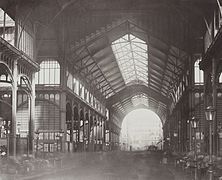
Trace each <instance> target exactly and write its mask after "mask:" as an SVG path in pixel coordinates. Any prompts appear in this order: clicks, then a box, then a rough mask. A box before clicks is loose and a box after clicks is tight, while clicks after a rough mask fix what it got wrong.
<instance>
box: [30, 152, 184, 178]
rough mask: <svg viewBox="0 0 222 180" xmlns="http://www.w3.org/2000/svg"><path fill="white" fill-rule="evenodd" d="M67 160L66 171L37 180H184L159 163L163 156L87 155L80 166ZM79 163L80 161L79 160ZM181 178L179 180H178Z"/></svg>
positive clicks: (52, 173)
mask: <svg viewBox="0 0 222 180" xmlns="http://www.w3.org/2000/svg"><path fill="white" fill-rule="evenodd" d="M75 159H76V158H71V157H70V158H68V159H66V160H65V162H63V168H62V169H57V170H53V171H52V172H51V174H50V175H49V174H48V175H44V176H39V177H32V178H31V177H30V178H26V179H35V180H40V179H41V180H182V179H183V178H182V177H179V175H178V174H177V175H175V171H171V170H170V169H169V168H168V167H167V166H164V165H162V164H161V163H160V161H161V155H160V154H157V153H149V152H115V153H100V154H97V156H94V155H93V154H91V155H90V154H86V155H85V157H84V156H83V157H82V160H81V163H78V162H76V160H75ZM78 161H79V160H78ZM175 177H176V178H175ZM178 178H179V179H178Z"/></svg>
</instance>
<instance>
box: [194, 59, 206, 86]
mask: <svg viewBox="0 0 222 180" xmlns="http://www.w3.org/2000/svg"><path fill="white" fill-rule="evenodd" d="M200 61H201V58H199V59H197V60H196V62H195V63H194V83H195V84H200V85H202V84H203V83H204V73H203V71H202V70H200V68H199V63H200Z"/></svg>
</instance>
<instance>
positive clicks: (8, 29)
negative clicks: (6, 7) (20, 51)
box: [0, 8, 15, 46]
mask: <svg viewBox="0 0 222 180" xmlns="http://www.w3.org/2000/svg"><path fill="white" fill-rule="evenodd" d="M0 36H1V37H2V38H3V39H5V40H6V41H8V42H9V43H10V44H11V45H13V46H14V38H15V21H14V20H13V19H12V18H11V17H10V16H9V15H8V14H7V13H6V12H5V11H3V10H2V9H1V8H0Z"/></svg>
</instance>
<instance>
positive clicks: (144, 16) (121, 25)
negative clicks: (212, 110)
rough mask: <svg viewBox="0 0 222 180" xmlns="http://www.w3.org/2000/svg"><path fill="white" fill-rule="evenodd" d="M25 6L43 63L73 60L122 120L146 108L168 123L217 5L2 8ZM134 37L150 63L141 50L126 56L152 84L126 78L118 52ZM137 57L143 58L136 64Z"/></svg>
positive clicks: (189, 0) (99, 2) (26, 2)
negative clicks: (142, 45) (183, 78)
mask: <svg viewBox="0 0 222 180" xmlns="http://www.w3.org/2000/svg"><path fill="white" fill-rule="evenodd" d="M18 2H19V3H20V6H21V9H26V10H27V15H28V12H30V11H29V9H30V10H31V13H30V19H31V20H32V21H33V22H34V23H35V25H36V30H37V49H38V56H39V57H41V56H44V55H52V56H59V54H58V53H59V52H60V55H61V53H63V54H65V57H66V58H65V59H66V60H67V61H68V63H69V64H70V66H71V68H72V69H73V72H74V73H75V74H76V75H78V76H80V77H83V78H84V79H85V80H86V82H87V83H88V84H90V85H91V86H93V87H94V88H96V90H97V91H98V92H99V93H100V95H102V96H103V97H104V99H105V100H106V104H107V106H108V107H109V108H112V109H113V111H115V112H116V113H118V114H119V115H120V116H121V117H124V115H126V114H127V113H128V112H129V111H131V110H132V109H134V108H135V107H138V105H141V104H142V105H144V106H146V107H148V108H150V109H152V110H153V111H154V112H156V113H157V114H158V115H159V116H160V117H161V119H162V120H163V121H164V120H165V119H166V114H167V108H168V106H169V105H170V103H171V101H172V99H171V96H170V94H171V93H172V89H173V88H174V87H175V86H177V84H178V83H179V80H180V78H181V76H182V74H183V73H185V70H186V69H187V66H188V59H189V58H190V55H191V54H193V53H197V52H198V53H200V52H201V49H200V48H198V47H199V46H198V42H199V41H198V40H199V39H201V37H202V36H203V32H204V29H205V28H206V27H205V24H204V23H205V22H204V19H207V18H208V13H209V12H210V11H211V7H213V6H215V5H216V2H213V1H212V0H137V1H134V0H112V1H108V0H90V1H87V0H81V1H80V0H39V1H38V2H37V1H33V0H23V1H21V0H20V1H15V0H8V1H2V4H0V5H1V6H2V7H4V8H5V9H8V11H9V12H11V14H13V9H15V7H16V6H15V4H16V3H18ZM21 4H22V5H21ZM23 14H25V13H24V12H23ZM126 35H130V36H132V37H136V38H137V41H138V40H139V41H140V42H144V43H145V44H146V45H147V57H146V58H145V59H144V58H142V59H143V60H142V61H141V53H142V52H141V53H140V52H139V50H138V52H135V50H133V48H128V50H129V49H130V50H131V52H129V53H128V52H127V53H125V55H124V53H123V54H121V55H124V56H125V57H127V58H129V59H130V58H131V60H132V59H133V62H134V64H131V65H133V66H137V69H140V70H139V71H138V72H139V73H137V74H141V72H142V73H143V75H141V76H143V79H144V81H143V80H142V81H141V79H140V78H137V79H135V78H131V79H134V81H130V82H129V83H128V82H126V80H125V78H124V76H125V75H124V74H123V70H121V67H120V62H119V61H118V58H117V55H116V54H115V51H114V49H113V47H112V44H113V43H114V42H120V41H119V39H120V38H123V37H124V36H126ZM128 41H129V40H128ZM126 42H127V39H126ZM120 43H124V42H120ZM128 46H129V47H130V46H131V47H132V46H134V44H132V43H130V42H129V43H128ZM120 48H122V49H124V48H123V47H122V46H121V47H120V46H118V48H117V49H116V51H118V52H119V51H120ZM126 49H127V48H125V50H126ZM119 53H120V52H119ZM130 53H131V55H129V54H130ZM135 53H138V54H139V56H140V57H139V56H137V57H136V58H135V57H133V56H135V55H133V54H135ZM125 57H124V58H123V59H124V61H126V62H125V65H124V68H127V69H125V70H126V71H127V72H128V76H130V71H132V74H133V73H134V74H135V72H136V70H135V67H134V68H132V67H130V66H129V65H127V60H126V58H125ZM135 59H139V61H137V64H135ZM144 60H145V61H147V62H145V61H144ZM138 63H139V64H138ZM142 69H143V70H142ZM131 76H132V75H131ZM146 76H147V77H146Z"/></svg>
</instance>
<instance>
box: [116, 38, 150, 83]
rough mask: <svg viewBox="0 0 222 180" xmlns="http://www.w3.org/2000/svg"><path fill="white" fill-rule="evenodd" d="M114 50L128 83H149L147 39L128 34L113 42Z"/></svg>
mask: <svg viewBox="0 0 222 180" xmlns="http://www.w3.org/2000/svg"><path fill="white" fill-rule="evenodd" d="M112 50H113V52H114V55H115V57H116V60H117V62H118V65H119V68H120V71H121V73H122V76H123V79H124V81H125V83H126V84H129V83H141V82H142V83H144V84H146V85H147V84H148V54H147V44H146V42H145V41H143V40H141V39H139V38H137V37H135V36H134V35H132V34H126V35H124V36H123V37H121V38H119V39H117V40H116V41H114V42H113V43H112Z"/></svg>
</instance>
